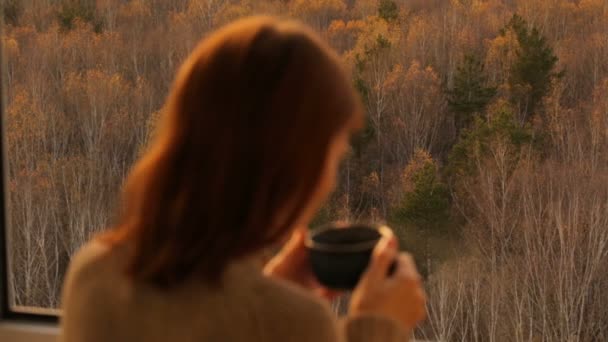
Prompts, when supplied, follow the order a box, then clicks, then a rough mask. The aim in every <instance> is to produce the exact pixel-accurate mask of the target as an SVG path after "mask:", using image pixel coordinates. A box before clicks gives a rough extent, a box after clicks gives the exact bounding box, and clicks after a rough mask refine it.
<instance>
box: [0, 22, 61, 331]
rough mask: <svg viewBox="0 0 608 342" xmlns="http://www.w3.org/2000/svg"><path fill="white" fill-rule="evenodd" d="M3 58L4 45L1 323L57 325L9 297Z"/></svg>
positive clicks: (49, 313)
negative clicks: (14, 306) (17, 305)
mask: <svg viewBox="0 0 608 342" xmlns="http://www.w3.org/2000/svg"><path fill="white" fill-rule="evenodd" d="M3 31H4V20H2V18H0V34H2V32H3ZM4 62H5V61H4V55H3V45H2V42H0V152H1V156H0V322H2V321H16V322H28V323H32V322H34V323H50V324H57V323H58V321H59V315H57V314H54V313H53V311H56V310H52V309H36V308H31V309H28V308H23V309H17V310H16V309H15V308H12V307H11V305H10V302H11V300H10V298H9V296H10V293H9V286H8V284H9V282H8V278H9V276H8V270H9V268H10V267H9V264H8V263H9V255H8V240H9V237H8V222H7V215H6V210H7V208H6V193H5V190H6V173H5V166H6V165H7V160H6V135H5V134H4V131H5V127H6V125H5V112H4V103H5V92H4V87H5V83H4V82H5V78H4V73H3V72H4Z"/></svg>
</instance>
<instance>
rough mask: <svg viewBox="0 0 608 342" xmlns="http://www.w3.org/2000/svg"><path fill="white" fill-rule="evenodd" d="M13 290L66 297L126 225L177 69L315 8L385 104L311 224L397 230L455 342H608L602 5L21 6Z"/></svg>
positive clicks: (426, 333) (13, 8) (12, 192)
mask: <svg viewBox="0 0 608 342" xmlns="http://www.w3.org/2000/svg"><path fill="white" fill-rule="evenodd" d="M2 11H3V16H4V21H5V27H4V28H5V30H4V31H3V34H2V48H3V53H4V56H5V57H6V63H5V66H4V69H3V72H4V74H3V75H2V77H3V80H4V82H5V85H6V92H7V93H6V95H7V96H6V97H7V104H6V111H5V115H6V123H7V128H6V131H7V132H6V134H7V142H8V150H7V159H8V161H9V167H8V189H9V194H8V196H9V216H10V221H11V227H12V228H13V229H11V236H10V239H11V248H10V251H11V258H12V267H13V277H12V278H11V279H12V282H11V286H12V291H13V293H14V298H13V299H14V302H15V303H17V304H19V305H40V306H50V307H54V306H56V305H57V298H58V291H59V288H60V286H61V279H62V277H63V273H64V271H65V267H66V265H67V262H68V260H69V257H70V255H71V254H72V253H73V252H74V251H75V250H76V249H77V248H78V247H79V246H80V245H81V244H82V243H83V241H85V240H86V239H87V238H88V237H89V236H90V235H91V234H92V233H94V232H96V231H97V230H99V229H102V228H103V227H107V226H108V225H109V224H111V223H112V212H113V210H114V208H113V206H114V203H116V201H115V199H116V196H117V194H118V192H119V189H120V185H121V182H122V179H123V177H124V175H125V173H126V172H127V171H128V169H129V167H130V165H131V164H132V163H133V161H134V160H135V158H137V156H138V155H139V154H140V153H141V151H142V150H143V149H144V148H145V144H146V142H147V141H148V139H149V136H150V134H151V132H150V130H151V129H153V127H154V122H155V120H156V118H157V116H158V113H159V112H161V111H162V105H163V102H164V99H165V96H166V93H167V90H168V88H169V86H170V84H171V81H172V79H173V74H174V72H175V69H176V67H177V66H178V65H179V64H180V62H181V61H182V60H183V59H184V58H185V56H186V55H187V54H188V52H189V51H190V49H192V47H193V46H194V44H196V43H197V42H198V40H199V39H200V38H201V37H202V36H204V35H205V34H206V32H208V31H209V30H212V29H214V28H216V27H218V26H219V25H222V24H224V23H226V22H228V21H230V20H234V19H236V18H239V17H242V16H246V15H252V14H257V13H270V14H276V15H286V16H292V17H296V18H298V19H300V20H302V21H305V22H306V23H308V24H310V25H311V26H312V27H313V28H314V29H315V30H317V31H319V32H320V34H321V35H322V36H323V37H324V38H325V39H326V40H327V41H328V42H329V43H330V44H331V45H332V46H334V47H335V48H336V50H337V51H338V52H339V53H340V55H341V57H342V58H343V61H344V66H345V68H347V69H348V70H349V71H350V72H351V74H352V78H353V84H354V86H355V88H356V89H357V90H358V91H359V93H360V95H361V97H362V100H363V102H364V105H365V109H366V112H367V121H368V125H367V127H366V128H365V129H364V130H363V131H362V132H361V133H360V134H359V135H358V136H356V137H354V139H353V143H352V152H351V155H350V157H349V158H348V159H347V160H346V161H345V162H344V166H343V168H342V170H341V171H340V183H339V186H338V188H337V191H336V192H335V193H334V194H333V196H332V198H331V200H330V201H329V202H328V203H327V205H326V206H325V207H324V208H323V210H322V211H321V213H320V214H319V216H318V217H317V218H316V220H315V222H314V225H317V224H322V223H325V222H328V221H332V220H345V219H346V220H381V221H387V222H388V223H389V224H390V225H392V226H393V227H394V228H395V230H396V231H397V232H398V233H399V235H400V238H401V240H402V246H403V247H404V248H405V249H408V250H410V251H412V252H413V253H414V254H415V256H416V258H417V262H418V264H419V266H420V268H421V269H422V270H423V271H424V273H425V276H426V280H427V289H428V291H429V294H430V295H429V299H430V301H429V320H428V321H427V322H426V323H425V325H423V326H422V327H421V329H420V330H419V331H418V332H417V335H419V336H422V337H426V338H428V339H431V340H434V339H435V340H442V341H562V340H569V341H598V340H605V339H606V338H608V322H607V321H606V317H608V312H606V309H605V308H606V307H608V306H607V305H606V303H608V297H607V296H606V291H605V289H606V286H608V277H606V275H605V274H606V271H607V269H606V266H605V265H608V251H607V250H606V246H607V244H606V242H608V236H607V234H608V222H606V218H607V217H608V207H607V206H606V203H607V202H608V193H606V187H605V183H606V181H607V180H606V174H608V133H607V132H608V102H607V101H606V98H607V96H606V95H607V94H608V63H606V61H607V60H608V43H607V42H608V5H607V4H606V2H605V1H603V0H582V1H577V2H572V1H566V0H525V1H524V0H521V1H520V0H516V1H501V0H487V1H477V0H466V1H465V0H454V1H430V0H426V1H398V0H315V1H303V0H288V1H285V0H271V1H261V0H243V1H237V0H230V1H219V0H98V1H86V0H23V1H12V0H6V1H4V2H2Z"/></svg>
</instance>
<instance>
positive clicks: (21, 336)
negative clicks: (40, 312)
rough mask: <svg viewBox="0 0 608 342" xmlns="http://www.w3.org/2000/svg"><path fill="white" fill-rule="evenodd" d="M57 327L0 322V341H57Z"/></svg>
mask: <svg viewBox="0 0 608 342" xmlns="http://www.w3.org/2000/svg"><path fill="white" fill-rule="evenodd" d="M58 334H59V327H57V325H56V324H50V323H33V322H13V321H2V322H0V341H7V342H51V341H53V342H54V341H56V340H57V335H58Z"/></svg>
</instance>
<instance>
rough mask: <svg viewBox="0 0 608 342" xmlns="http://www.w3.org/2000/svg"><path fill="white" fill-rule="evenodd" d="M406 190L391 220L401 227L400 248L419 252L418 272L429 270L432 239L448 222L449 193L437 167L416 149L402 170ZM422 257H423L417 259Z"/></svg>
mask: <svg viewBox="0 0 608 342" xmlns="http://www.w3.org/2000/svg"><path fill="white" fill-rule="evenodd" d="M405 181H406V192H405V194H404V195H403V198H402V200H401V201H400V202H399V204H398V205H397V206H396V207H395V208H394V211H393V215H392V217H393V223H396V224H397V226H399V227H404V228H405V231H404V232H402V234H401V236H400V237H401V238H402V240H404V241H403V242H402V245H403V247H404V248H405V249H406V250H409V251H411V252H412V253H414V254H415V255H416V254H417V255H419V256H420V258H419V261H420V262H421V264H420V265H419V266H420V269H421V272H422V274H424V275H428V274H429V273H430V272H431V265H432V263H433V260H436V259H437V257H438V255H435V254H436V253H434V251H436V248H434V247H433V246H432V244H433V241H434V240H437V239H441V238H442V237H445V236H442V235H445V234H443V233H445V231H444V228H445V226H446V225H447V223H448V222H449V211H450V193H449V190H448V187H447V186H446V185H445V184H444V183H443V182H442V181H441V179H440V177H439V172H438V167H437V164H436V162H435V161H434V160H433V159H432V158H431V156H430V155H429V154H428V153H427V152H426V151H423V150H417V151H416V152H415V153H414V156H413V157H412V160H411V161H410V163H409V164H408V166H407V167H406V169H405ZM422 256H423V258H421V257H422Z"/></svg>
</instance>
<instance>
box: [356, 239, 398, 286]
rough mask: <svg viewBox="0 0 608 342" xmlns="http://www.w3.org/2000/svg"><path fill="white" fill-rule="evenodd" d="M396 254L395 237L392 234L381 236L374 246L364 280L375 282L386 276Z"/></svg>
mask: <svg viewBox="0 0 608 342" xmlns="http://www.w3.org/2000/svg"><path fill="white" fill-rule="evenodd" d="M396 256H397V239H396V238H395V236H394V235H391V236H387V237H383V238H382V239H380V242H378V244H377V245H376V247H375V248H374V251H373V252H372V258H371V260H370V263H369V266H368V268H367V271H366V272H365V274H364V275H363V279H364V281H371V282H377V281H381V280H384V279H385V278H386V277H387V274H388V270H389V267H390V265H391V264H392V263H393V261H394V260H395V258H396Z"/></svg>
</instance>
